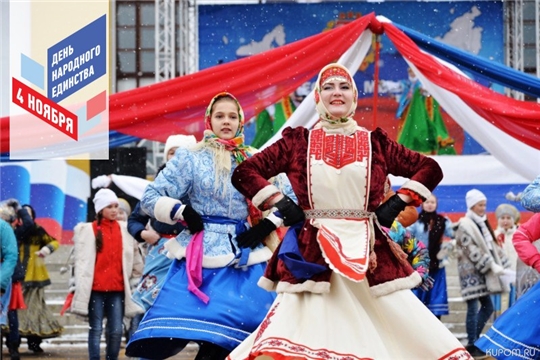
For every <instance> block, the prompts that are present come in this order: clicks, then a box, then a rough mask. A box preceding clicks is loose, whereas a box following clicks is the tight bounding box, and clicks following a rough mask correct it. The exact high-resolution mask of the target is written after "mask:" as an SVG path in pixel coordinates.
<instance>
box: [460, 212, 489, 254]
mask: <svg viewBox="0 0 540 360" xmlns="http://www.w3.org/2000/svg"><path fill="white" fill-rule="evenodd" d="M466 216H467V217H469V218H470V219H471V220H472V221H474V223H475V224H476V225H477V226H478V228H479V229H480V231H481V232H482V236H483V237H484V240H485V241H486V244H487V246H488V248H489V249H490V250H493V242H494V240H495V234H494V233H493V230H492V229H491V226H490V225H489V222H488V220H487V215H485V214H484V215H483V216H479V215H478V214H476V213H475V212H474V211H472V210H471V209H468V210H467V214H466Z"/></svg>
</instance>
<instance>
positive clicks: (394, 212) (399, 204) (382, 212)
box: [375, 194, 407, 228]
mask: <svg viewBox="0 0 540 360" xmlns="http://www.w3.org/2000/svg"><path fill="white" fill-rule="evenodd" d="M405 206H407V203H406V202H405V201H403V200H401V198H400V197H399V196H398V194H395V195H392V196H391V197H390V198H389V199H388V200H386V202H384V203H383V204H382V205H381V206H379V207H378V208H377V210H375V215H376V216H377V219H378V220H379V224H381V225H382V226H385V227H387V228H389V227H390V226H392V223H393V222H394V219H395V218H396V217H397V216H398V214H399V213H400V212H402V211H403V209H405Z"/></svg>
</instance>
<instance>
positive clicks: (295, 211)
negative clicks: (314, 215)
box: [274, 195, 306, 226]
mask: <svg viewBox="0 0 540 360" xmlns="http://www.w3.org/2000/svg"><path fill="white" fill-rule="evenodd" d="M274 206H275V207H277V209H278V210H279V212H280V214H281V216H283V225H285V226H291V225H293V224H296V223H299V222H300V221H304V220H305V219H306V215H305V214H304V210H302V208H301V207H300V206H298V205H296V204H295V203H294V201H292V200H291V198H290V197H288V196H287V195H285V196H284V197H283V199H281V200H279V201H278V202H277V203H275V204H274Z"/></svg>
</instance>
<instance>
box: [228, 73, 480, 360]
mask: <svg viewBox="0 0 540 360" xmlns="http://www.w3.org/2000/svg"><path fill="white" fill-rule="evenodd" d="M357 94H358V93H357V89H356V85H355V84H354V82H353V80H352V76H351V75H350V73H349V72H348V70H347V69H346V68H345V67H343V66H341V65H338V64H330V65H327V66H326V67H324V68H323V69H322V70H321V72H320V74H319V78H318V81H317V85H316V89H315V102H316V104H317V105H316V107H317V111H318V113H319V115H320V121H319V123H318V124H317V125H316V126H315V127H314V129H313V130H308V129H306V128H303V127H297V128H295V129H292V128H287V129H285V130H284V131H283V134H282V139H281V140H279V141H277V142H276V143H275V144H273V145H271V146H270V147H268V148H266V149H265V150H264V151H262V152H260V153H258V154H256V155H254V156H253V157H252V158H250V159H249V160H246V161H245V162H243V163H242V164H240V165H238V167H237V168H236V170H235V171H234V173H233V177H232V182H233V185H234V186H235V187H236V188H237V189H238V190H239V191H240V192H241V193H242V194H244V195H245V196H246V197H247V198H250V199H252V201H253V204H254V205H255V206H257V207H259V209H261V210H268V209H273V208H276V209H277V210H278V211H279V214H281V216H282V217H283V219H284V224H285V226H291V227H290V229H289V231H288V232H287V234H286V236H285V238H284V239H283V241H282V242H281V244H280V246H279V247H278V249H276V251H275V252H274V254H273V256H272V258H271V259H270V262H269V264H268V266H267V268H266V271H265V274H264V276H263V277H262V278H261V279H260V280H259V286H261V287H263V288H265V289H267V290H269V291H276V292H277V293H278V296H277V298H276V300H275V301H274V303H273V304H272V307H271V308H270V310H269V312H268V313H267V315H266V317H265V319H264V321H263V322H262V323H261V325H260V326H259V327H258V328H257V330H255V331H254V332H253V333H252V334H251V335H250V336H249V337H248V338H247V339H246V340H244V342H242V344H240V345H239V346H238V347H237V348H236V349H235V350H234V351H233V352H232V353H231V354H230V355H229V357H228V358H229V359H235V360H236V359H256V358H259V357H260V358H264V357H266V358H268V357H270V358H273V359H299V358H301V359H327V358H328V359H349V360H352V359H472V358H471V357H470V355H469V354H468V353H467V352H466V350H465V349H464V347H463V345H462V344H461V343H460V342H459V341H458V340H457V339H456V338H455V337H454V336H453V335H452V334H451V333H450V332H449V331H448V330H447V329H446V327H445V326H444V325H443V324H442V323H441V322H440V321H439V320H437V318H436V317H435V316H433V314H431V312H430V311H429V310H428V309H427V308H426V307H425V306H424V305H423V304H422V303H421V302H420V301H419V300H418V299H417V298H416V297H415V296H414V294H413V293H412V292H411V291H410V289H411V288H413V287H415V286H417V285H419V284H420V282H421V278H420V276H419V274H418V273H416V272H414V270H413V269H412V267H411V265H410V264H409V263H408V262H407V258H406V256H405V255H404V253H403V252H402V251H401V249H400V248H399V246H398V245H397V244H395V243H394V242H393V241H392V240H391V239H390V238H389V237H388V236H387V235H386V232H387V231H388V228H389V227H390V226H391V224H392V222H393V220H394V219H395V217H396V216H397V215H398V214H399V212H400V211H402V210H403V209H404V208H405V206H406V205H407V204H411V205H415V206H418V205H420V204H421V203H422V201H423V200H425V199H426V198H427V197H428V196H429V195H430V194H431V190H433V188H435V186H436V185H437V184H438V183H439V181H441V179H442V172H441V169H440V167H439V166H438V165H437V163H436V162H435V161H434V160H432V159H430V158H428V157H425V156H423V155H421V154H419V153H417V152H414V151H411V150H408V149H406V148H405V147H403V146H402V145H399V144H397V143H396V142H395V141H393V140H391V139H390V138H389V137H388V136H387V134H386V133H385V132H384V131H383V130H381V129H376V130H375V131H373V132H370V131H367V130H366V129H364V128H361V127H359V126H358V125H357V123H356V121H355V120H354V119H353V118H352V115H353V114H354V112H355V109H356V102H357V98H358V95H357ZM281 172H284V173H286V174H287V176H288V177H289V180H290V181H291V184H292V187H293V190H294V193H295V194H296V196H297V198H298V205H296V204H295V203H294V202H293V201H291V200H290V199H289V198H288V197H287V196H285V195H283V194H282V193H281V192H280V191H279V190H278V189H277V188H276V187H275V186H272V185H271V184H270V183H269V182H268V181H267V180H266V179H269V178H271V177H272V176H275V175H277V174H279V173H281ZM388 174H393V175H397V176H403V177H406V178H408V179H410V180H409V181H408V182H406V183H405V184H404V185H403V186H402V188H401V189H399V190H398V191H397V193H396V194H395V195H394V196H392V197H391V198H390V199H388V200H387V201H386V202H385V203H383V204H382V205H381V202H382V201H383V198H384V184H385V179H386V176H387V175H388ZM413 319H414V322H413ZM291 324H294V325H291Z"/></svg>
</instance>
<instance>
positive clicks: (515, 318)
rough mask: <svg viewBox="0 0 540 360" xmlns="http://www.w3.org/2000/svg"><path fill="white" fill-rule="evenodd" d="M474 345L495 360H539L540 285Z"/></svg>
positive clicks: (500, 318)
mask: <svg viewBox="0 0 540 360" xmlns="http://www.w3.org/2000/svg"><path fill="white" fill-rule="evenodd" d="M475 345H476V346H477V347H478V348H480V349H481V350H482V351H484V352H485V353H486V354H487V355H490V356H492V357H494V358H496V359H516V360H517V359H520V360H523V359H531V360H532V359H540V283H537V284H536V285H535V286H534V287H533V288H531V289H530V290H529V291H527V292H526V293H525V295H523V296H522V297H520V298H519V299H518V300H517V301H516V303H515V304H514V305H512V306H511V307H510V308H508V310H506V311H505V312H504V313H503V314H502V315H501V316H500V317H499V318H497V320H496V321H495V322H494V323H493V326H491V328H490V329H489V331H488V332H487V333H486V334H485V335H482V336H481V337H480V339H478V340H477V341H476V343H475Z"/></svg>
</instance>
